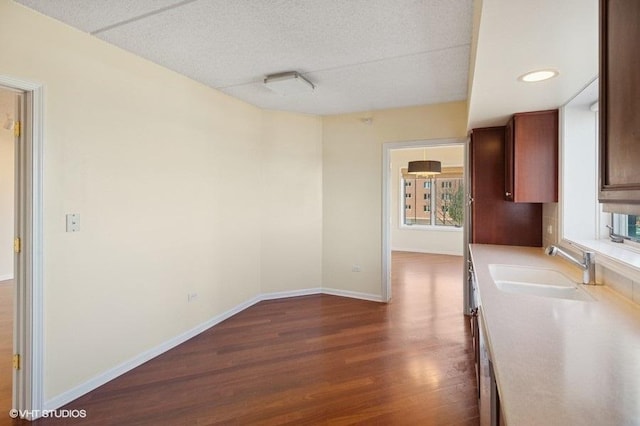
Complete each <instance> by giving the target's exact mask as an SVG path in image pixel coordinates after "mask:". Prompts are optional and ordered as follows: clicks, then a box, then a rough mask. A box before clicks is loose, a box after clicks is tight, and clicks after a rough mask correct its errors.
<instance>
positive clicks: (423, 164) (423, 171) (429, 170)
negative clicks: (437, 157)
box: [407, 160, 442, 176]
mask: <svg viewBox="0 0 640 426" xmlns="http://www.w3.org/2000/svg"><path fill="white" fill-rule="evenodd" d="M441 172H442V164H441V163H440V162H439V161H431V160H421V161H409V167H408V169H407V173H411V174H414V175H425V176H432V175H439V174H440V173H441Z"/></svg>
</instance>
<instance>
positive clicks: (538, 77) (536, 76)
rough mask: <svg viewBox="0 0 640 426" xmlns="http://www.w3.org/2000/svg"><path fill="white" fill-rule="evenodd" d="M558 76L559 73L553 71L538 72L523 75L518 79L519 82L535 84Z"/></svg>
mask: <svg viewBox="0 0 640 426" xmlns="http://www.w3.org/2000/svg"><path fill="white" fill-rule="evenodd" d="M558 74H559V73H558V71H556V70H552V69H547V70H537V71H531V72H528V73H526V74H524V75H521V76H520V77H518V80H520V81H524V82H525V83H535V82H537V81H544V80H549V79H550V78H553V77H555V76H557V75H558Z"/></svg>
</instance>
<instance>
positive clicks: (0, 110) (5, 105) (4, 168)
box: [0, 88, 15, 281]
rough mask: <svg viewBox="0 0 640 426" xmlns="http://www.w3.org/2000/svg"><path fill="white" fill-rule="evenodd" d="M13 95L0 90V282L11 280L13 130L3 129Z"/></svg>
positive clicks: (12, 109)
mask: <svg viewBox="0 0 640 426" xmlns="http://www.w3.org/2000/svg"><path fill="white" fill-rule="evenodd" d="M14 97H15V95H14V94H13V93H12V92H10V91H8V90H3V89H1V88H0V281H2V280H8V279H12V278H13V237H14V235H13V234H14V232H13V229H14V224H13V206H14V197H13V182H14V143H15V142H14V137H13V130H11V129H5V128H4V123H5V120H6V119H7V113H8V114H9V115H10V117H11V118H14V116H15V114H14V110H15V104H14Z"/></svg>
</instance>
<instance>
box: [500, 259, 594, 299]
mask: <svg viewBox="0 0 640 426" xmlns="http://www.w3.org/2000/svg"><path fill="white" fill-rule="evenodd" d="M489 272H490V273H491V277H492V278H493V281H494V282H495V284H496V287H498V289H499V290H501V291H504V292H507V293H518V294H527V295H530V296H540V297H551V298H556V299H569V300H582V301H593V300H594V299H593V298H592V297H591V296H590V295H589V293H587V292H586V291H584V290H583V289H582V288H580V284H577V283H576V282H575V281H573V280H572V279H571V278H569V277H567V276H566V275H564V274H562V273H560V272H558V271H555V270H553V269H545V268H535V267H528V266H514V265H498V264H492V265H489Z"/></svg>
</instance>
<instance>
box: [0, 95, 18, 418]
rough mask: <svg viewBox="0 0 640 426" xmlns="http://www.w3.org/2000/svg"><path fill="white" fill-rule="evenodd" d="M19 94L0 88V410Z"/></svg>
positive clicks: (5, 394) (11, 288) (8, 367)
mask: <svg viewBox="0 0 640 426" xmlns="http://www.w3.org/2000/svg"><path fill="white" fill-rule="evenodd" d="M21 97H22V93H20V92H16V91H13V90H9V89H6V88H2V87H0V117H1V126H0V359H2V360H6V362H2V363H0V412H4V413H8V412H9V410H10V409H11V408H12V399H13V370H12V363H11V362H8V360H10V359H12V356H13V328H14V306H13V301H14V297H15V282H16V281H15V279H14V278H15V275H14V267H15V265H14V250H13V239H14V237H15V235H16V233H15V226H14V224H15V214H14V212H15V185H16V182H15V173H16V169H15V162H16V151H15V145H16V134H17V133H16V128H17V127H18V126H19V124H16V123H19V122H20V117H19V113H20V108H19V105H20V101H21Z"/></svg>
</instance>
